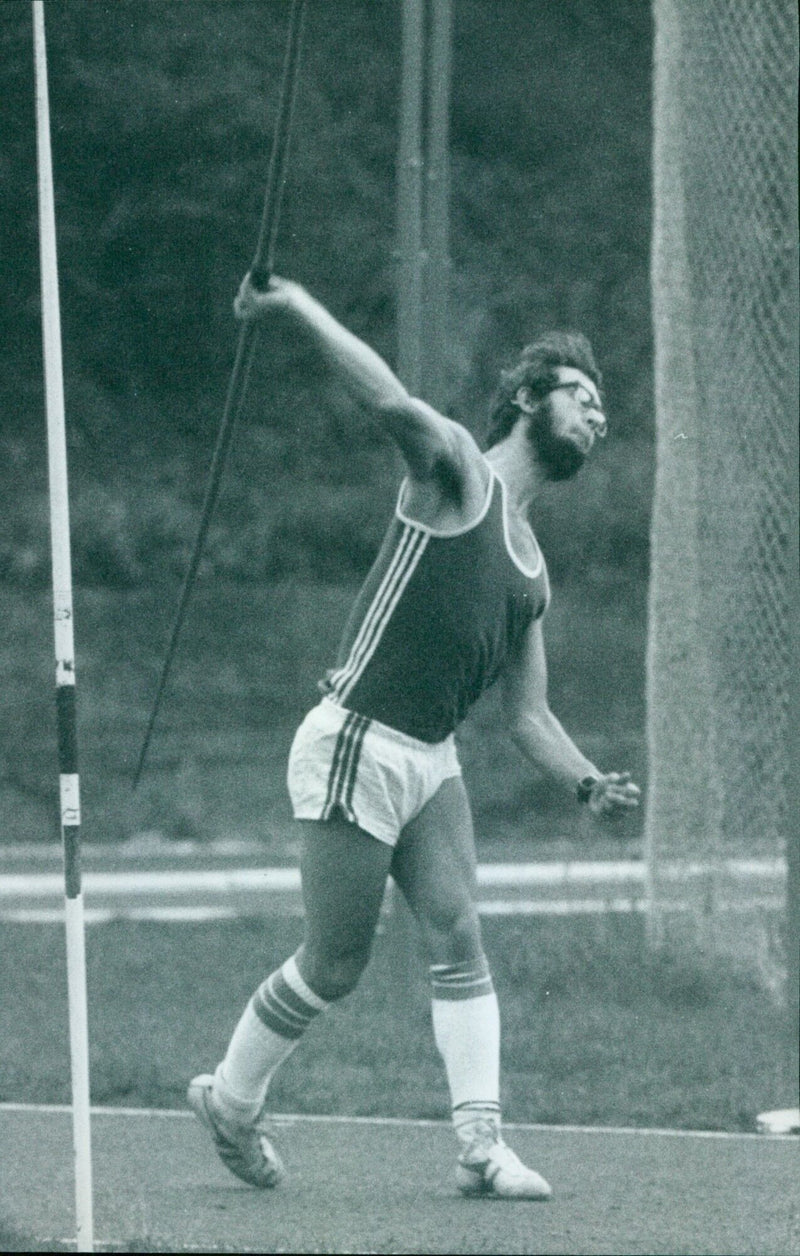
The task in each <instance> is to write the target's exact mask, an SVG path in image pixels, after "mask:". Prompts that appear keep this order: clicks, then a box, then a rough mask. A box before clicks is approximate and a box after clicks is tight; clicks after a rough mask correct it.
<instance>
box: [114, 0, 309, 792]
mask: <svg viewBox="0 0 800 1256" xmlns="http://www.w3.org/2000/svg"><path fill="white" fill-rule="evenodd" d="M305 7H306V0H292V8H291V12H290V15H289V31H288V35H287V42H286V54H285V57H284V65H283V79H282V82H281V92H280V103H279V107H278V116H277V119H276V122H275V131H274V135H273V141H272V153H271V157H270V164H269V174H268V177H267V188H266V192H265V195H264V209H263V213H262V216H261V227H260V230H259V235H258V243H257V245H256V251H255V255H254V257H253V262H252V265H251V268H250V278H251V282H252V283H253V286H254V287H256V288H258V289H259V290H261V291H263V290H265V289H266V288H267V287H268V286H269V279H270V274H271V272H272V265H273V259H274V253H275V242H276V240H277V236H278V223H279V219H280V207H281V201H282V196H283V188H284V185H285V182H286V170H287V159H288V153H289V135H290V132H291V125H292V116H293V113H294V103H295V99H296V96H297V81H298V71H299V67H300V46H301V38H302V30H303V19H304V16H305ZM257 342H258V328H257V326H256V324H254V323H244V324H243V326H242V329H241V331H240V333H239V344H238V347H237V351H236V359H235V362H234V366H233V372H232V374H231V379H230V383H229V385H228V392H227V396H226V399H225V409H224V411H223V415H222V421H221V423H220V429H219V433H218V436H217V443H216V446H215V449H214V455H213V458H212V462H211V471H210V473H209V480H208V487H207V489H206V496H205V500H204V502H203V510H202V514H201V518H200V527H199V529H198V533H197V539H196V540H195V544H194V550H193V552H192V556H191V559H190V562H189V567H188V570H187V572H186V576H185V578H184V582H183V588H182V590H181V595H180V598H179V601H178V609H177V612H176V615H175V620H174V623H173V625H172V632H171V634H170V639H169V644H168V646H167V651H166V655H165V657H164V662H163V664H162V668H161V676H160V678H159V682H158V687H157V689H156V695H155V699H154V701H153V707H152V710H151V712H150V718H149V720H148V723H147V728H146V730H145V735H144V739H143V742H142V748H141V751H140V752H139V760H138V763H137V765H136V771H135V773H134V778H133V787H134V789H135V788H136V786H137V785H138V783H139V778H140V777H141V774H142V769H143V767H144V762H145V758H146V756H147V749H148V746H149V745H150V738H151V736H152V733H153V727H154V725H155V721H156V716H157V714H158V710H159V707H160V705H161V699H162V697H163V694H164V690H165V688H166V683H167V677H168V675H169V669H170V665H171V663H172V659H173V656H174V654H175V649H176V647H177V643H178V637H179V634H180V630H181V626H182V624H183V620H184V617H185V614H186V609H187V607H188V605H189V598H190V596H191V592H192V589H193V586H194V581H195V576H196V575H197V569H198V567H199V565H200V557H201V554H202V551H203V545H204V542H205V538H206V533H207V532H208V527H209V524H210V522H211V517H212V515H213V512H214V507H215V505H216V500H217V495H218V492H219V486H220V482H221V480H222V475H223V472H224V470H225V463H226V460H227V456H228V450H229V449H230V444H231V438H232V436H233V432H234V429H235V426H236V423H237V421H238V419H239V416H240V414H241V411H242V407H243V404H244V398H245V394H246V392H247V381H248V378H249V375H250V366H251V364H252V361H253V354H254V350H255V347H256V344H257Z"/></svg>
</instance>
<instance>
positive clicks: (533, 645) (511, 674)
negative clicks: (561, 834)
mask: <svg viewBox="0 0 800 1256" xmlns="http://www.w3.org/2000/svg"><path fill="white" fill-rule="evenodd" d="M504 702H505V708H506V713H507V715H508V727H509V732H510V734H511V737H512V739H513V741H514V742H515V744H516V745H517V746H518V747H519V749H520V750H521V751H522V753H523V754H524V755H525V757H526V759H528V760H529V761H530V762H531V763H533V764H534V765H535V766H536V767H537V768H540V769H541V770H542V771H543V772H546V773H547V774H548V775H549V776H552V777H553V778H554V779H555V780H557V781H559V782H560V783H561V784H562V785H564V786H565V787H566V788H568V789H570V790H571V791H572V792H573V793H575V791H576V790H577V788H578V785H579V783H580V782H581V781H582V780H584V779H585V778H586V777H587V776H593V777H595V778H597V779H599V778H600V777H601V776H602V773H601V772H600V771H599V770H598V768H596V767H595V765H594V764H593V763H592V762H591V760H589V759H587V758H586V756H585V755H584V754H582V752H581V751H580V750H579V749H578V747H577V746H576V745H575V742H574V741H573V740H572V738H571V737H570V736H569V734H568V733H567V732H566V731H565V729H564V728H563V727H562V725H561V724H560V722H559V721H558V720H557V719H556V717H555V715H554V714H553V712H552V711H551V710H550V706H549V704H548V701H547V661H546V658H545V650H544V638H543V635H542V624H541V620H535V621H534V623H532V624H531V626H530V628H529V629H528V632H527V634H526V637H525V641H524V642H523V645H522V647H521V648H520V650H519V652H518V654H517V657H516V658H515V659H513V660H512V662H511V664H510V665H509V667H508V668H507V670H506V674H505V691H504Z"/></svg>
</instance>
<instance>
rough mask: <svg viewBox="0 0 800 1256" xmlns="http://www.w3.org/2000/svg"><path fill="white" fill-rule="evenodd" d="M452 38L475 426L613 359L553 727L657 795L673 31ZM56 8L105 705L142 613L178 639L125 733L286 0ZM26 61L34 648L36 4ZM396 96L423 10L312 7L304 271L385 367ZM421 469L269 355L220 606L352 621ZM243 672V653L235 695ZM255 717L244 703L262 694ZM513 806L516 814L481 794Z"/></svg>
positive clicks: (23, 465)
mask: <svg viewBox="0 0 800 1256" xmlns="http://www.w3.org/2000/svg"><path fill="white" fill-rule="evenodd" d="M454 10H455V29H454V73H453V106H452V119H451V140H452V167H453V168H452V202H451V233H452V235H451V241H452V250H451V251H452V275H451V328H450V340H449V344H448V368H449V380H450V405H449V410H450V413H451V414H453V415H454V416H455V417H458V418H460V419H461V420H462V421H463V422H465V423H466V424H467V425H468V426H469V427H470V428H471V429H472V430H474V431H475V432H476V434H478V435H479V434H480V432H481V428H482V424H483V421H484V415H485V412H486V407H487V403H488V400H489V397H490V395H491V392H492V390H493V387H494V383H495V379H496V376H497V371H498V369H499V368H500V367H501V366H502V365H503V364H504V363H505V362H507V361H508V360H509V359H510V358H513V356H514V355H515V354H516V352H517V351H518V349H519V347H520V346H521V344H522V343H524V341H525V340H526V339H528V338H530V337H531V336H532V335H534V334H535V333H536V332H537V331H539V330H541V329H543V328H545V327H548V326H570V327H578V328H580V329H582V330H584V331H585V332H586V333H587V334H588V335H589V336H590V338H591V339H592V340H593V342H594V344H595V348H596V351H597V355H598V358H599V360H600V362H601V365H602V368H603V371H604V375H605V384H606V392H607V395H608V405H609V417H610V423H611V435H610V437H609V439H608V440H607V441H606V442H605V445H604V446H602V447H601V448H600V451H599V456H598V457H597V459H596V460H595V463H594V465H593V466H592V467H591V468H590V469H587V470H586V471H585V472H584V473H583V474H582V476H580V477H579V478H578V481H576V482H575V483H574V484H573V485H570V486H568V487H566V488H564V487H562V488H558V489H553V490H552V491H548V492H547V493H546V494H545V496H544V497H543V499H542V501H541V503H540V505H539V507H538V512H537V520H536V525H537V529H538V531H539V533H540V537H541V540H542V543H543V546H544V548H545V551H546V554H547V557H548V562H549V565H550V569H551V574H552V576H553V581H554V585H555V591H556V598H555V601H554V611H553V613H552V615H551V617H550V625H549V628H548V631H549V634H550V638H551V640H550V652H551V660H553V661H554V666H553V667H552V669H551V670H552V673H553V675H552V686H553V702H554V706H556V707H557V709H558V710H559V713H560V714H562V715H563V716H564V718H565V722H568V721H571V731H573V732H574V733H575V735H576V736H578V735H579V734H581V733H586V734H588V735H589V739H590V744H589V746H588V747H587V749H588V750H589V751H590V752H591V751H592V747H593V745H595V748H597V747H599V750H600V751H602V752H605V751H607V752H608V753H610V754H613V755H614V757H615V758H616V757H618V752H621V753H627V752H628V751H630V753H631V754H632V755H633V758H634V761H635V766H637V768H638V770H639V771H641V768H642V766H643V763H644V756H643V751H642V750H641V739H642V727H643V651H644V607H645V591H646V576H647V553H648V526H649V525H648V520H649V501H650V490H651V479H652V468H651V463H652V443H653V419H652V400H651V330H650V315H649V295H648V250H649V231H650V174H649V152H650V80H651V64H650V60H651V40H652V32H651V17H650V6H649V4H648V3H647V2H646V0H558V3H553V2H552V0H456V2H455V4H454ZM45 11H46V21H47V35H48V53H49V66H50V93H51V121H52V129H53V148H54V165H55V180H56V200H57V217H58V246H59V262H60V281H61V302H62V323H63V338H64V362H65V375H66V392H67V421H68V428H69V447H70V475H71V485H72V509H73V552H74V565H75V578H76V584H77V588H78V591H79V597H80V596H81V593H80V591H81V590H85V591H86V594H85V596H86V597H87V598H89V597H90V596H91V597H92V598H94V600H93V601H92V602H91V614H88V615H87V628H86V633H85V635H84V637H83V638H81V637H80V636H79V638H78V642H79V648H83V649H84V650H85V652H86V663H85V667H86V670H87V672H88V675H89V694H88V697H87V698H86V699H85V701H87V702H88V703H90V704H92V702H93V696H92V691H91V686H92V679H93V675H94V672H93V668H94V667H95V666H97V667H99V666H100V663H99V658H100V656H101V655H102V650H103V646H102V644H100V643H101V642H102V641H107V640H109V639H110V637H111V636H113V633H112V631H111V629H110V628H109V624H112V623H115V622H116V618H115V617H116V616H118V615H119V614H120V611H119V608H120V606H121V605H122V604H123V601H124V600H125V599H128V601H127V603H126V605H127V606H128V607H129V608H130V606H132V605H135V599H136V597H137V596H140V597H141V598H143V599H146V598H147V597H148V596H153V590H156V589H157V590H159V593H158V598H159V599H160V600H159V601H158V607H159V613H160V616H161V619H160V621H159V622H158V623H157V624H154V626H153V632H152V638H150V637H147V636H146V635H145V636H144V637H141V636H140V637H138V638H137V639H136V642H135V644H133V643H131V642H130V641H129V642H128V644H127V646H126V647H125V648H126V649H127V650H128V652H129V653H130V654H134V653H136V652H137V651H138V652H139V654H140V655H141V657H140V658H139V661H138V666H139V668H140V671H139V674H138V680H136V681H135V682H134V681H131V684H132V685H133V689H134V691H135V697H133V698H130V695H129V698H130V701H129V702H128V704H127V705H128V706H130V702H131V701H132V702H133V704H134V706H137V707H140V708H141V711H142V712H143V711H145V710H146V707H147V700H148V690H149V686H150V683H151V679H150V672H152V668H153V666H154V665H155V660H156V659H157V657H158V655H159V652H160V649H161V643H162V638H163V634H164V632H165V629H166V627H167V626H168V620H169V606H170V602H171V601H172V600H173V599H174V597H175V596H176V592H177V587H178V582H179V580H180V578H181V576H182V574H183V571H184V569H185V563H186V556H187V552H188V547H189V545H190V544H191V540H192V536H193V533H194V530H195V528H196V523H197V511H198V508H199V504H200V501H201V500H202V491H203V482H204V478H205V474H206V470H207V466H208V462H209V458H210V452H211V448H212V446H213V440H214V436H215V432H216V427H217V424H218V422H219V418H220V414H221V408H222V401H223V399H224V394H225V387H226V384H227V378H228V374H229V372H230V368H231V364H232V358H233V351H234V347H235V341H236V334H237V329H236V327H235V325H234V324H233V321H232V317H231V300H232V297H233V295H234V293H235V290H236V287H237V285H238V282H239V280H240V278H241V276H242V274H243V272H244V270H245V269H246V268H247V265H248V262H249V259H250V256H251V254H252V250H253V247H254V244H255V237H256V233H257V227H258V221H259V216H260V207H261V198H262V195H263V187H264V182H265V175H266V165H267V156H268V151H269V141H270V138H271V128H272V122H273V119H274V113H275V108H276V104H277V92H278V85H279V79H280V66H281V61H282V55H283V44H284V37H285V24H286V17H287V11H288V6H287V4H285V3H284V2H283V0H261V2H254V0H191V2H189V0H146V2H145V3H142V0H113V3H111V2H108V3H107V2H104V0H47V4H46V6H45ZM0 40H1V41H2V57H1V58H0V74H1V75H2V79H1V81H0V110H2V137H3V142H2V146H1V147H0V176H1V177H0V198H1V199H0V233H1V234H0V248H1V249H2V256H3V259H4V266H3V273H4V279H5V282H4V284H3V289H2V294H0V361H1V362H2V370H1V371H0V405H1V406H2V412H1V413H2V419H1V420H0V422H1V424H2V427H1V429H0V452H2V459H0V486H1V487H2V490H3V494H4V504H5V509H4V511H3V515H4V522H3V527H2V530H0V591H1V592H2V595H3V598H4V605H5V606H6V608H7V617H8V619H9V623H13V624H16V625H24V624H25V623H27V620H26V619H25V614H24V607H26V606H30V605H32V604H33V603H32V602H31V599H36V598H40V597H42V598H43V597H44V594H45V592H46V589H47V585H48V581H49V554H48V541H47V509H46V479H45V457H44V418H43V390H42V362H41V348H40V337H41V332H40V309H39V298H38V284H39V275H38V252H37V248H38V246H37V238H38V227H37V214H36V165H35V124H34V106H33V100H34V95H33V69H32V47H31V30H30V5H29V4H28V3H27V0H3V3H2V4H0ZM399 85H400V4H399V3H398V2H397V0H311V2H310V4H309V18H308V24H307V31H306V41H305V51H304V61H303V69H302V80H301V88H300V97H299V102H298V113H297V119H296V133H295V139H294V145H293V156H292V168H291V179H290V185H289V187H288V190H287V196H286V200H285V212H284V217H283V221H282V227H281V235H280V241H279V249H278V265H279V269H280V270H281V271H282V272H283V273H285V274H288V275H291V276H293V277H295V278H297V279H299V280H301V281H302V282H304V283H305V284H306V285H307V286H308V287H309V288H310V289H311V290H312V292H314V293H315V294H316V295H318V296H319V297H320V298H321V299H322V300H324V301H325V302H326V303H328V304H329V305H330V307H331V308H332V310H333V312H334V313H335V314H336V315H337V316H338V317H340V318H341V319H343V320H344V321H345V322H346V323H347V324H348V325H349V326H351V327H352V328H353V329H354V330H355V331H357V332H358V333H359V334H361V335H363V336H364V337H366V338H367V339H368V340H369V342H370V343H371V344H373V345H374V346H375V347H376V348H378V349H379V350H380V351H381V352H382V353H384V354H385V356H386V357H387V358H388V359H389V361H390V362H392V363H393V362H394V360H395V284H396V273H395V272H396V253H395V246H396V241H395V236H394V229H395V191H396V170H395V166H396V152H397V103H398V93H399ZM265 339H266V338H265ZM397 470H398V467H397V462H396V459H395V456H394V454H393V452H392V450H391V449H390V448H389V447H388V445H387V443H386V442H385V441H384V440H383V439H382V438H381V436H380V434H378V433H376V432H374V431H373V429H371V428H370V427H369V426H368V425H367V424H366V423H365V421H364V419H363V417H362V416H360V415H353V414H352V413H351V411H350V409H349V407H348V406H347V404H346V402H345V400H344V398H343V397H342V396H341V395H340V394H339V393H338V392H337V390H336V389H335V388H333V387H332V386H331V383H330V381H329V380H327V379H326V378H325V377H324V376H323V375H321V374H320V371H319V369H318V366H317V364H316V362H314V361H313V359H310V358H309V356H308V354H307V352H306V351H305V350H304V349H303V347H302V346H301V345H300V346H298V345H297V344H295V343H293V342H292V341H287V339H286V338H285V337H281V336H280V335H279V334H278V333H276V334H275V335H274V336H271V337H270V338H269V339H268V340H266V343H264V345H263V351H262V353H261V357H260V360H259V363H258V367H257V370H256V371H255V372H254V377H253V379H252V382H251V388H250V394H249V401H248V407H247V413H246V416H245V420H244V422H243V424H242V428H241V430H240V432H239V434H238V436H237V443H236V449H235V453H234V458H233V460H232V465H231V468H230V472H229V474H228V477H227V480H226V487H225V492H224V496H223V499H222V501H221V502H220V507H219V511H218V514H217V516H216V519H215V523H214V527H213V529H212V533H211V536H210V538H209V545H208V551H207V556H206V560H205V563H204V567H203V576H204V579H205V580H206V581H207V582H209V585H210V582H212V581H214V580H218V581H226V582H232V583H233V585H235V586H236V587H237V588H238V590H239V592H238V593H237V599H238V601H237V604H238V606H239V610H240V616H241V617H243V618H246V617H247V616H248V615H249V614H251V613H252V614H261V613H262V612H261V610H259V609H258V608H256V609H254V608H253V607H252V606H251V603H250V602H249V601H248V597H247V594H246V589H247V588H251V589H257V590H258V591H259V593H260V592H262V591H263V590H265V589H266V590H269V589H270V588H271V587H274V588H275V589H276V590H277V589H279V588H281V589H284V588H285V586H286V582H287V581H290V582H294V585H295V586H298V587H299V585H302V586H303V590H304V594H303V596H304V597H307V599H308V604H309V605H310V604H311V603H313V602H314V598H315V592H314V591H315V590H317V591H318V590H320V589H325V590H326V593H325V597H328V596H330V595H331V590H332V589H341V590H342V597H343V600H342V606H345V605H346V597H349V594H350V590H351V589H352V587H353V586H354V584H355V583H356V582H357V580H358V579H359V578H360V576H361V575H362V574H363V572H364V570H365V568H366V566H367V565H368V563H369V561H370V559H371V556H372V553H373V551H374V547H375V545H376V544H377V541H378V539H379V537H380V535H381V532H382V529H383V526H384V524H385V521H386V517H387V512H388V511H389V510H390V509H391V495H393V493H394V482H395V480H396V476H397ZM243 590H244V591H245V592H243ZM90 591H91V592H90ZM345 595H346V596H345ZM131 599H133V601H131ZM317 601H319V598H318V597H317ZM87 604H88V603H87ZM37 605H38V603H37ZM41 605H45V603H44V601H42V602H41ZM303 605H304V606H305V605H306V603H303ZM336 605H337V608H338V602H337V603H336ZM337 613H338V610H337ZM148 616H149V617H150V618H151V619H152V612H148ZM104 617H105V618H104ZM157 617H158V616H156V618H157ZM340 622H341V621H340V620H336V621H335V622H332V623H331V624H330V634H329V635H330V640H335V637H336V633H337V632H338V628H339V626H340ZM79 627H80V620H79ZM279 628H280V630H279V631H277V632H276V633H274V634H273V636H272V637H271V639H270V643H269V649H270V651H271V652H272V653H271V657H272V658H273V659H274V660H276V663H277V667H276V670H278V671H282V672H283V673H284V674H288V673H290V672H291V673H292V675H293V674H294V671H295V669H296V665H298V649H299V647H298V644H297V642H298V636H299V637H303V636H304V635H305V636H306V637H308V639H309V644H308V649H307V650H306V651H305V653H304V652H303V651H302V650H300V651H299V653H300V654H302V656H303V660H305V659H306V656H307V655H308V656H310V657H311V658H312V660H313V663H314V665H316V662H317V655H318V654H319V656H320V657H322V656H323V655H324V654H325V651H326V650H328V649H329V641H328V638H327V637H325V636H324V633H323V634H322V637H321V634H320V626H319V622H318V619H317V620H314V619H313V617H311V616H310V614H304V615H298V613H297V608H296V606H295V614H294V616H293V617H292V615H291V614H290V613H289V610H288V609H287V618H286V622H285V624H284V623H281V625H280V626H279ZM19 632H21V633H22V634H23V636H24V630H23V628H22V627H20V628H19ZM323 638H324V639H323ZM290 639H291V642H292V644H291V645H288V644H287V641H288V640H290ZM82 640H83V643H84V644H83V646H82V647H81V641H82ZM248 642H249V638H248ZM20 648H21V646H20V641H19V640H18V639H17V638H16V637H15V636H14V633H13V632H12V633H11V634H10V637H9V642H8V645H7V652H6V654H5V655H4V660H2V661H0V662H2V667H3V670H4V672H5V673H6V674H9V673H10V672H12V671H14V669H17V672H18V671H19V667H20V663H19V650H20ZM188 648H189V650H190V653H191V650H192V648H193V647H192V646H189V647H188ZM237 649H238V647H237V644H236V642H235V641H230V640H229V641H227V642H226V651H227V653H226V658H227V660H228V662H229V664H230V666H231V667H232V668H233V670H234V672H236V670H237V667H238V662H237V657H238V656H237ZM284 650H285V651H287V654H286V657H285V658H284V657H283V656H282V653H281V652H282V651H284ZM106 662H107V661H106ZM298 666H299V665H298ZM79 668H80V658H79ZM314 679H315V677H314V676H313V675H312V676H311V677H309V676H306V675H303V676H301V677H298V679H297V681H296V683H295V684H294V687H292V685H290V684H289V683H288V681H287V682H286V686H285V691H283V690H282V691H281V694H279V695H278V696H277V697H275V696H274V695H273V697H274V703H275V704H276V705H275V706H274V709H273V711H272V713H271V723H272V724H273V725H280V726H281V727H283V726H284V725H285V726H288V725H289V724H290V723H291V721H292V720H293V719H294V718H295V715H296V714H297V712H298V711H299V710H301V709H302V707H303V705H307V700H308V698H309V694H310V693H311V696H312V697H313V680H314ZM132 692H133V691H132ZM231 692H232V693H238V694H239V699H240V700H241V701H244V702H245V703H246V694H247V693H248V681H247V678H246V676H245V675H242V676H241V677H240V682H239V683H238V688H237V683H234V682H232V685H231ZM242 695H244V697H242ZM19 700H20V702H22V697H20V699H19ZM15 711H16V708H13V709H12V710H11V711H10V712H9V713H10V714H11V715H12V717H13V716H14V714H15ZM136 718H137V719H138V718H139V714H138V713H137V717H136ZM127 736H128V734H127V733H126V737H127ZM471 736H473V737H475V736H476V734H474V733H473V734H470V733H469V732H467V735H466V741H465V752H466V757H467V760H470V757H471V749H470V747H471V745H472V743H471V742H470V737H471ZM31 737H32V738H33V733H31ZM89 738H90V740H91V732H90V733H89ZM592 738H594V739H595V742H594V743H593V742H592ZM34 740H35V739H34ZM26 744H27V743H26ZM90 754H91V745H90ZM128 755H129V750H128V749H127V748H126V750H125V754H124V755H123V756H122V757H123V758H125V757H127V756H128ZM6 763H7V765H8V764H10V765H11V766H10V767H9V768H8V770H7V773H6V779H7V780H10V779H12V778H13V779H14V780H16V781H17V786H18V787H19V788H28V789H30V773H31V771H32V769H31V768H28V769H26V772H27V776H26V773H25V772H23V771H22V769H21V768H20V767H19V765H18V764H17V766H16V767H15V766H14V765H15V763H16V759H15V754H14V752H13V751H9V752H8V754H7V755H6ZM608 766H609V767H611V766H626V764H622V763H616V762H615V763H613V764H608ZM46 769H47V764H44V766H43V768H42V773H43V774H44V773H46ZM34 775H35V774H34ZM23 777H25V781H27V784H25V782H23V785H19V780H21V779H22V778H23ZM498 780H499V778H498ZM17 786H15V788H16V787H17ZM493 790H494V792H495V793H497V794H498V795H506V794H507V792H508V791H507V787H506V784H503V785H502V786H501V785H497V784H496V785H495V786H491V785H490V784H485V788H484V789H483V792H484V793H485V794H486V795H487V796H490V795H492V793H493ZM523 792H524V791H523ZM524 797H525V799H527V800H528V801H530V797H529V795H528V794H525V795H524ZM479 806H480V803H479ZM153 822H154V823H159V822H160V821H159V817H158V816H155V819H154V820H153ZM166 827H167V828H168V827H169V826H168V825H167V826H166ZM123 828H124V825H123ZM48 836H49V834H48Z"/></svg>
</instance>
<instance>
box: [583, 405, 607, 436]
mask: <svg viewBox="0 0 800 1256" xmlns="http://www.w3.org/2000/svg"><path fill="white" fill-rule="evenodd" d="M586 422H587V423H588V424H589V427H590V428H591V429H592V431H593V432H594V433H595V435H596V436H599V437H601V438H602V437H603V436H605V434H606V432H607V431H608V424H607V422H606V416H605V415H604V414H603V412H602V410H595V409H594V408H592V409H591V410H588V411H587V413H586Z"/></svg>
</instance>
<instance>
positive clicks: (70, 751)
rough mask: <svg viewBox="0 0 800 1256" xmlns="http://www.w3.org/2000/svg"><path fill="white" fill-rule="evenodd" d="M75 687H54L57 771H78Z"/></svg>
mask: <svg viewBox="0 0 800 1256" xmlns="http://www.w3.org/2000/svg"><path fill="white" fill-rule="evenodd" d="M75 707H76V701H75V686H74V685H57V686H56V732H57V737H58V770H59V772H62V773H70V774H72V773H75V772H77V770H78V734H77V729H76V722H75Z"/></svg>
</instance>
